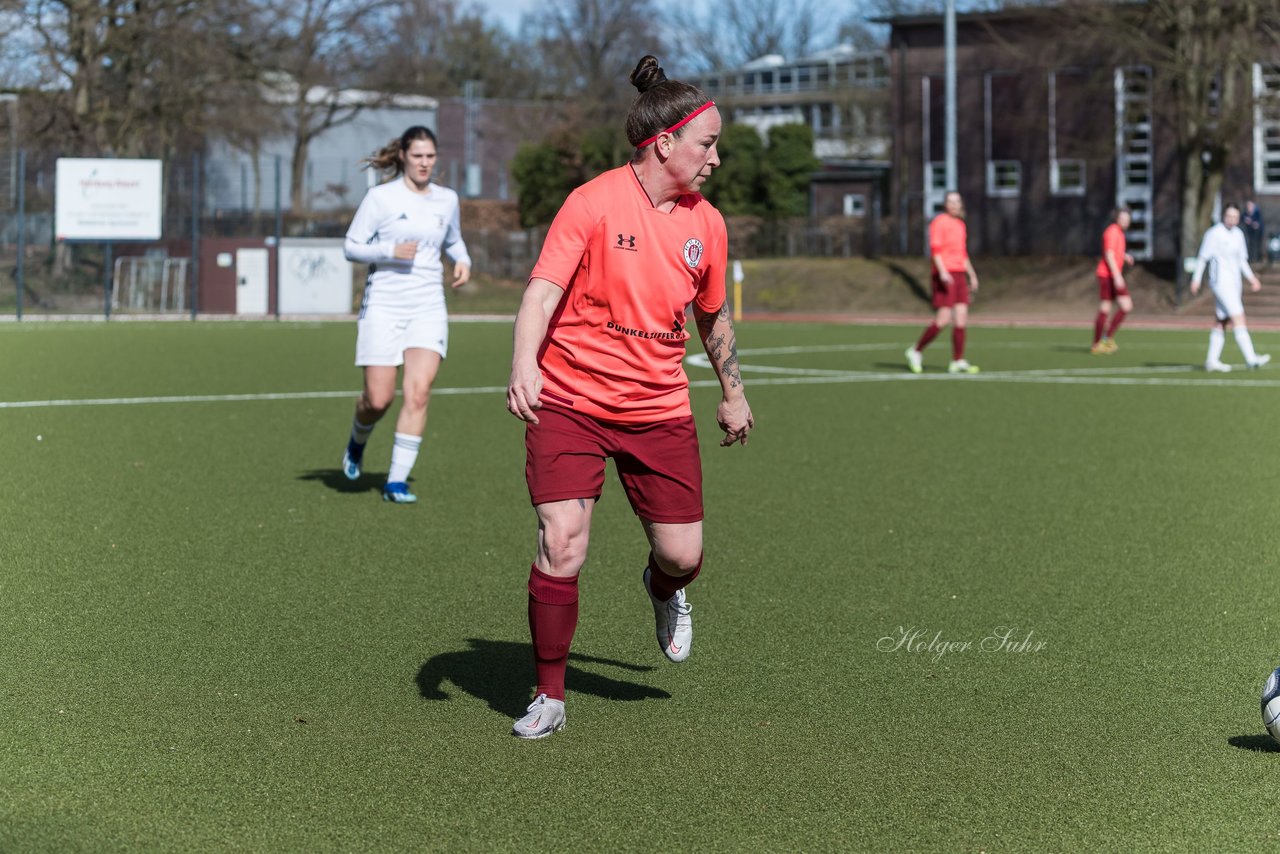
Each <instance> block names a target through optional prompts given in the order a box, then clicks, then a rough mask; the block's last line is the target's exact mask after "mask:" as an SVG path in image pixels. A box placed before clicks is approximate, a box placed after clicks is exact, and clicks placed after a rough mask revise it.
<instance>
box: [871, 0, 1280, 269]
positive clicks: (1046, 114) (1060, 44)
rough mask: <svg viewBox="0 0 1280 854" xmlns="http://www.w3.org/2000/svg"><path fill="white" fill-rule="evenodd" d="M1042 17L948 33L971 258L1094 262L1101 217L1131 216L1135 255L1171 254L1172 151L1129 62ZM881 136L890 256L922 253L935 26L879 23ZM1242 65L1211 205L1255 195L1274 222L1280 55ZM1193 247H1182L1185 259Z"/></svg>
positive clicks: (1175, 194) (938, 70)
mask: <svg viewBox="0 0 1280 854" xmlns="http://www.w3.org/2000/svg"><path fill="white" fill-rule="evenodd" d="M1055 20H1056V21H1058V23H1061V19H1055V18H1052V17H1049V16H1047V15H1046V14H1045V13H1044V12H1043V11H1041V10H1034V9H1032V10H1026V9H1023V10H1006V11H997V12H986V13H974V14H964V15H960V16H958V18H957V27H956V68H957V76H956V101H957V119H956V124H957V149H958V152H957V154H958V156H957V160H958V187H957V188H956V189H958V190H959V191H960V192H961V193H962V194H963V195H964V198H965V206H966V208H967V211H968V218H969V235H970V238H969V239H970V249H971V251H973V252H975V254H1012V255H1016V254H1044V255H1066V254H1092V253H1094V252H1095V251H1096V248H1097V241H1098V237H1099V235H1100V233H1101V231H1102V228H1103V227H1104V226H1105V224H1106V221H1107V217H1108V214H1109V212H1110V210H1111V209H1112V208H1113V207H1114V206H1116V205H1117V204H1124V205H1127V206H1128V207H1130V208H1131V209H1132V210H1133V212H1134V217H1133V227H1132V229H1131V231H1130V234H1129V241H1130V247H1131V250H1132V252H1133V254H1134V255H1135V257H1138V258H1139V259H1173V258H1176V257H1177V256H1178V254H1179V251H1180V247H1179V246H1178V242H1179V230H1180V212H1181V200H1180V191H1179V165H1178V161H1177V151H1176V143H1175V139H1174V137H1173V132H1172V129H1171V127H1170V124H1169V120H1170V118H1171V117H1170V116H1168V115H1167V114H1166V113H1165V106H1166V105H1165V104H1163V103H1162V102H1161V101H1162V99H1161V97H1160V96H1159V94H1158V92H1159V91H1160V89H1159V84H1160V81H1158V80H1155V79H1153V73H1154V72H1153V70H1152V68H1151V67H1150V66H1147V65H1143V64H1142V63H1141V61H1140V58H1132V59H1131V60H1126V61H1123V62H1114V61H1110V59H1109V58H1107V57H1106V55H1105V53H1106V52H1105V51H1100V50H1098V49H1097V46H1096V45H1093V44H1090V43H1088V42H1085V41H1081V40H1079V39H1076V38H1072V37H1070V36H1069V35H1068V34H1066V33H1064V32H1063V31H1062V30H1061V29H1060V28H1059V27H1056V26H1055V25H1054V22H1055ZM883 23H888V24H890V25H891V27H892V30H891V35H890V47H889V65H890V72H889V74H890V80H891V91H892V96H891V107H890V114H891V117H892V118H891V124H892V137H893V153H892V166H891V171H892V179H891V188H892V189H891V193H892V196H893V209H894V213H895V222H894V225H895V230H896V232H897V234H896V235H895V238H896V242H897V248H898V250H899V251H902V252H904V253H910V254H919V253H922V252H923V251H924V241H925V231H926V227H927V222H928V220H929V218H930V217H931V216H932V215H933V213H935V212H936V211H938V210H940V209H941V206H942V198H943V196H944V194H945V192H946V191H947V189H949V188H948V187H947V186H946V178H945V164H944V133H945V104H944V94H943V87H944V82H945V80H944V59H945V57H944V49H943V20H942V18H941V17H939V16H937V15H929V16H909V17H897V18H890V19H885V20H884V21H883ZM1262 59H1263V61H1262V62H1260V63H1258V64H1256V65H1255V66H1254V75H1253V77H1254V81H1253V84H1254V89H1255V95H1256V97H1257V106H1256V107H1255V110H1254V121H1253V123H1252V128H1251V132H1250V133H1247V134H1245V135H1244V138H1242V139H1241V140H1240V143H1239V145H1238V146H1237V147H1236V148H1234V149H1233V151H1232V155H1233V157H1232V160H1231V161H1230V162H1229V167H1228V170H1227V173H1226V176H1225V177H1226V182H1225V185H1224V188H1223V194H1224V197H1227V198H1230V199H1236V200H1243V199H1245V198H1248V197H1253V198H1255V199H1256V200H1257V201H1258V203H1259V206H1260V207H1262V209H1263V213H1264V214H1265V216H1266V217H1267V219H1268V220H1269V221H1270V222H1272V223H1276V222H1280V110H1277V109H1276V108H1275V107H1274V106H1268V102H1269V101H1271V102H1272V103H1274V99H1275V97H1276V96H1277V95H1280V57H1269V58H1267V57H1264V58H1262ZM1190 251H1192V252H1194V247H1193V248H1192V249H1191V250H1190Z"/></svg>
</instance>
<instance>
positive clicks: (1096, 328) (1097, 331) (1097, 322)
mask: <svg viewBox="0 0 1280 854" xmlns="http://www.w3.org/2000/svg"><path fill="white" fill-rule="evenodd" d="M1106 328H1107V313H1106V312H1105V311H1100V312H1098V316H1097V317H1095V318H1094V319H1093V343H1094V344H1097V343H1098V342H1099V341H1101V340H1102V330H1104V329H1106Z"/></svg>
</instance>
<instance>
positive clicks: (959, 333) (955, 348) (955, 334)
mask: <svg viewBox="0 0 1280 854" xmlns="http://www.w3.org/2000/svg"><path fill="white" fill-rule="evenodd" d="M964 333H965V329H964V327H962V326H953V327H952V328H951V358H952V360H953V361H956V362H958V361H960V360H961V359H963V358H964Z"/></svg>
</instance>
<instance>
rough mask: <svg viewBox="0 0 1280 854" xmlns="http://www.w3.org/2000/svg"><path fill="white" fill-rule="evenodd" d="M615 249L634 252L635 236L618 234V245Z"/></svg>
mask: <svg viewBox="0 0 1280 854" xmlns="http://www.w3.org/2000/svg"><path fill="white" fill-rule="evenodd" d="M614 248H615V249H626V250H627V251H628V252H635V251H636V236H635V235H634V234H627V235H624V234H621V233H619V234H618V243H617V245H616V246H614Z"/></svg>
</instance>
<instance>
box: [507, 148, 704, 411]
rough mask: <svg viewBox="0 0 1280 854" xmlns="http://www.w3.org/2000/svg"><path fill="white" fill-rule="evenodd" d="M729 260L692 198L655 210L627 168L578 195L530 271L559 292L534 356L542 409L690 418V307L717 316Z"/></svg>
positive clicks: (700, 206)
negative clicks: (539, 375)
mask: <svg viewBox="0 0 1280 854" xmlns="http://www.w3.org/2000/svg"><path fill="white" fill-rule="evenodd" d="M727 258H728V238H727V236H726V233H725V227H724V219H723V218H722V217H721V216H720V213H719V211H717V210H716V209H715V208H714V207H712V205H711V203H710V202H708V201H707V200H706V199H704V198H703V197H702V196H701V195H699V194H697V193H688V194H685V195H683V196H681V197H680V199H679V201H677V202H676V205H675V208H673V209H672V210H671V211H669V212H668V211H662V210H659V209H658V208H655V207H654V206H653V204H652V203H651V202H650V201H649V196H648V194H647V193H645V190H644V188H643V187H642V186H641V185H640V182H639V180H638V179H637V178H636V175H635V172H634V171H633V170H632V168H631V166H630V165H627V166H622V167H620V168H618V169H612V170H610V171H608V172H605V173H604V174H603V175H601V176H599V177H598V178H595V179H594V180H592V181H589V182H587V183H586V184H584V185H582V186H581V187H579V188H578V189H576V190H574V192H573V193H572V194H571V195H570V196H569V198H568V199H567V200H566V201H565V203H564V206H563V207H562V208H561V209H560V212H559V213H558V214H557V215H556V218H555V221H554V222H553V223H552V224H551V229H550V231H549V232H548V233H547V239H546V242H545V243H544V244H543V247H542V253H541V255H540V256H539V257H538V263H537V264H536V265H535V266H534V268H533V273H532V274H531V275H530V279H546V280H547V281H549V282H551V283H552V284H554V285H556V286H558V287H560V288H563V289H564V291H565V294H564V297H563V298H562V299H561V301H560V305H559V307H558V308H557V309H556V313H555V314H554V315H553V316H552V318H551V323H550V326H549V328H548V330H547V336H546V338H545V339H544V340H543V342H542V346H541V349H540V350H539V353H538V364H539V366H540V367H541V369H542V375H543V390H542V396H543V399H544V402H546V403H552V404H557V405H559V406H565V407H570V408H572V409H573V410H574V411H575V412H581V413H584V414H586V415H589V416H591V417H593V418H599V419H601V420H604V421H616V422H621V423H640V422H651V421H662V420H667V419H672V418H682V417H684V416H687V415H689V414H690V409H689V393H688V385H689V381H688V378H687V377H686V376H685V373H684V369H683V367H682V366H681V362H682V361H683V359H684V355H685V342H686V341H688V340H689V337H690V333H689V329H688V328H687V326H688V324H689V319H688V318H686V316H685V308H686V307H687V306H688V305H689V303H691V302H692V303H693V304H694V305H696V306H697V308H698V309H699V310H700V311H703V312H707V313H715V312H717V311H719V310H720V308H721V307H722V306H723V305H724V299H725V267H726V265H727Z"/></svg>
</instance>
